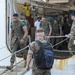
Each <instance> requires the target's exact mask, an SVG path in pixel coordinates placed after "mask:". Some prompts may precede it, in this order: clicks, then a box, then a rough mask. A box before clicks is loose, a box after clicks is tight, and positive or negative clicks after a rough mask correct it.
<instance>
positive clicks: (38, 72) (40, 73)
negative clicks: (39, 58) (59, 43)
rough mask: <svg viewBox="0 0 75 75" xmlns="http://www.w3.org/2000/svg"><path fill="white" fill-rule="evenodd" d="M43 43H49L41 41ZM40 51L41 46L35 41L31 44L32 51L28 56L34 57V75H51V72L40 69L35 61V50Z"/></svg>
mask: <svg viewBox="0 0 75 75" xmlns="http://www.w3.org/2000/svg"><path fill="white" fill-rule="evenodd" d="M40 41H41V42H42V43H44V44H45V43H47V41H46V40H40ZM39 49H40V46H39V44H38V43H36V42H35V41H34V42H32V43H31V44H30V50H29V51H28V54H32V55H33V65H32V75H51V73H50V70H43V69H38V68H37V65H36V63H35V59H34V53H33V52H34V50H35V51H37V50H39Z"/></svg>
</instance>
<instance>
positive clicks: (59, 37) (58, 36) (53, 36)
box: [45, 36, 66, 38]
mask: <svg viewBox="0 0 75 75" xmlns="http://www.w3.org/2000/svg"><path fill="white" fill-rule="evenodd" d="M45 37H46V38H64V37H66V36H45Z"/></svg>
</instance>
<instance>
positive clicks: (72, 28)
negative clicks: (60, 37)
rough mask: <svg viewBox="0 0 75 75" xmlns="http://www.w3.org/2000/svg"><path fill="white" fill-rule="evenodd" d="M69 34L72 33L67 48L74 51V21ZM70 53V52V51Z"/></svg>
mask: <svg viewBox="0 0 75 75" xmlns="http://www.w3.org/2000/svg"><path fill="white" fill-rule="evenodd" d="M70 34H72V35H73V37H72V38H70V40H69V43H68V49H69V50H70V51H75V44H74V40H75V21H73V24H72V27H71V31H70ZM71 53H72V52H71Z"/></svg>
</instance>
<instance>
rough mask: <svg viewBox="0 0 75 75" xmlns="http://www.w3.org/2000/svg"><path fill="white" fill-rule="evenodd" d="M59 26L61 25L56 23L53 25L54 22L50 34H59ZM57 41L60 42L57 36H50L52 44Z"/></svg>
mask: <svg viewBox="0 0 75 75" xmlns="http://www.w3.org/2000/svg"><path fill="white" fill-rule="evenodd" d="M60 27H61V26H60V25H58V24H57V25H55V24H53V25H52V36H60ZM59 42H60V39H59V38H52V40H51V43H52V45H55V44H57V43H59ZM56 48H57V47H56Z"/></svg>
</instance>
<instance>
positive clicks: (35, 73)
mask: <svg viewBox="0 0 75 75" xmlns="http://www.w3.org/2000/svg"><path fill="white" fill-rule="evenodd" d="M70 17H71V19H72V20H73V24H72V27H71V31H70V30H69V31H68V32H70V33H67V35H66V32H67V30H66V29H65V26H66V25H69V21H68V19H67V21H66V23H65V24H66V25H65V26H62V25H61V23H60V22H59V20H58V19H54V21H53V24H51V23H50V22H49V21H47V20H46V18H45V17H42V18H41V17H40V16H38V17H37V20H36V21H35V22H34V26H35V29H36V31H35V39H34V41H33V42H32V43H30V44H29V47H30V48H29V50H26V49H25V50H24V51H22V52H21V54H22V55H23V58H24V60H25V67H26V70H29V64H30V61H31V59H32V58H33V67H32V75H51V73H50V69H51V68H49V66H46V65H45V66H44V67H46V69H45V68H44V67H43V68H44V69H40V68H38V66H37V62H38V61H39V62H41V60H44V61H45V60H46V59H45V58H43V57H45V55H47V53H46V54H43V53H42V52H41V53H42V55H44V56H43V57H42V58H41V57H40V56H41V54H39V53H40V48H41V49H43V50H44V49H45V48H46V49H47V47H46V46H47V45H49V44H48V42H49V43H51V44H52V45H54V44H56V43H59V42H60V40H62V39H61V38H57V39H56V38H53V39H49V38H48V39H46V38H45V36H62V35H65V37H67V38H70V40H69V43H68V49H69V50H70V51H72V50H74V49H75V13H71V14H70ZM29 28H30V24H29V22H28V20H27V19H26V18H25V15H24V14H23V13H22V14H21V18H20V20H19V18H18V14H13V22H12V25H11V36H10V46H11V53H14V52H16V51H17V50H19V49H22V48H24V47H26V45H27V44H26V43H27V40H28V30H29ZM69 29H70V28H69ZM64 30H65V32H64ZM37 40H39V41H40V42H41V44H40V43H38V42H37ZM59 46H60V45H59ZM59 46H56V47H55V49H59ZM61 46H62V45H61ZM48 49H50V50H52V46H51V48H49V47H48ZM38 51H39V52H38ZM46 51H47V52H49V51H48V50H46ZM37 52H38V53H37ZM36 53H37V55H36ZM49 53H50V52H49ZM38 54H39V56H38ZM51 54H52V52H51ZM71 54H73V52H71ZM48 55H49V54H48ZM36 56H38V57H36ZM40 58H41V60H40ZM36 59H37V62H36ZM47 60H48V59H47ZM49 60H52V58H51V56H50V58H49ZM49 60H48V62H47V61H46V62H47V63H48V64H49V63H50V62H49ZM14 61H15V55H14V54H13V55H12V57H11V59H10V66H7V67H6V68H7V69H9V70H11V69H12V68H13V65H14ZM44 61H43V63H44ZM52 61H53V60H52ZM39 62H38V65H39V64H40V63H39ZM46 62H45V64H47V63H46ZM50 64H51V63H50ZM41 65H42V64H41ZM51 65H53V63H52V64H51ZM47 68H49V69H47Z"/></svg>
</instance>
